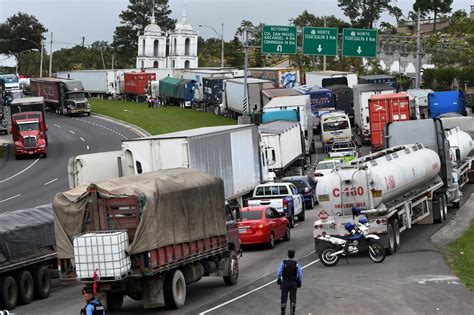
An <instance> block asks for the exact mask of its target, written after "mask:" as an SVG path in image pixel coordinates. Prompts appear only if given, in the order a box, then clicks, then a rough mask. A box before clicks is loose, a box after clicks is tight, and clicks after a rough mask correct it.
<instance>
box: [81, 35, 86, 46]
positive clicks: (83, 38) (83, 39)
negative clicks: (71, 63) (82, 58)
mask: <svg viewBox="0 0 474 315" xmlns="http://www.w3.org/2000/svg"><path fill="white" fill-rule="evenodd" d="M85 39H86V37H85V36H82V47H84V41H85Z"/></svg>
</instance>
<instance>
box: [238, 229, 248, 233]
mask: <svg viewBox="0 0 474 315" xmlns="http://www.w3.org/2000/svg"><path fill="white" fill-rule="evenodd" d="M245 232H247V229H239V233H245Z"/></svg>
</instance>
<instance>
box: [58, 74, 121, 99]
mask: <svg viewBox="0 0 474 315" xmlns="http://www.w3.org/2000/svg"><path fill="white" fill-rule="evenodd" d="M56 75H57V77H58V78H62V79H73V80H79V81H81V82H82V85H83V86H84V92H86V93H91V94H112V92H113V91H114V90H115V70H77V71H59V72H57V73H56Z"/></svg>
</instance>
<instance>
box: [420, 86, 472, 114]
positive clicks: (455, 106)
mask: <svg viewBox="0 0 474 315" xmlns="http://www.w3.org/2000/svg"><path fill="white" fill-rule="evenodd" d="M428 112H429V115H430V117H431V118H436V117H438V116H440V115H443V114H446V113H458V114H461V115H463V116H467V112H466V102H465V99H464V93H463V92H462V91H442V92H432V93H430V94H428Z"/></svg>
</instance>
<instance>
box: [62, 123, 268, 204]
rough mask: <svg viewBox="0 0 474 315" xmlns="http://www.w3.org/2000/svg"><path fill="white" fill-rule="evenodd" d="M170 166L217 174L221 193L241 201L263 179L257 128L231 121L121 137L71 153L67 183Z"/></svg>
mask: <svg viewBox="0 0 474 315" xmlns="http://www.w3.org/2000/svg"><path fill="white" fill-rule="evenodd" d="M175 167H189V168H194V169H199V170H201V171H203V172H206V173H208V174H211V175H213V176H217V177H220V178H222V179H223V180H224V189H225V198H226V200H227V201H229V202H230V203H231V204H232V205H234V204H235V203H238V204H240V205H242V196H243V195H245V194H247V193H249V192H251V191H252V190H253V188H254V187H255V186H256V185H258V184H259V183H261V182H264V181H267V180H268V168H267V165H266V160H265V159H264V157H263V156H262V150H261V148H260V142H259V135H258V130H257V127H256V126H255V125H236V126H218V127H204V128H197V129H190V130H185V131H179V132H172V133H168V134H163V135H158V136H151V137H145V138H138V139H129V140H123V141H122V150H120V151H112V152H101V153H93V154H84V155H78V156H74V157H71V158H70V159H69V162H68V174H69V186H70V187H71V188H72V187H76V186H78V185H82V184H88V183H90V182H92V181H98V180H103V179H109V178H116V177H122V176H128V175H134V174H144V173H147V172H151V171H156V170H162V169H169V168H175Z"/></svg>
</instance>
